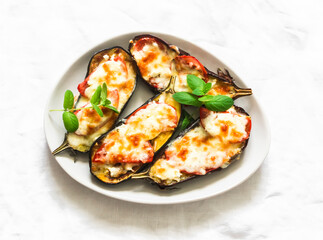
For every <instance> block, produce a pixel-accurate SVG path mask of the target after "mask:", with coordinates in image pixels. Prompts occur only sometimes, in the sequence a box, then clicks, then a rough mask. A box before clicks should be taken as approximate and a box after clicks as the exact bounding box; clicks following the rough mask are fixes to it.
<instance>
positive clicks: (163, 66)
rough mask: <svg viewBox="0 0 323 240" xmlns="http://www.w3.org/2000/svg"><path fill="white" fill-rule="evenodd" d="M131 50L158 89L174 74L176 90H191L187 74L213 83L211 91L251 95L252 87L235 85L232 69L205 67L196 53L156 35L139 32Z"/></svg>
mask: <svg viewBox="0 0 323 240" xmlns="http://www.w3.org/2000/svg"><path fill="white" fill-rule="evenodd" d="M129 51H130V53H131V55H132V56H133V58H134V59H135V61H136V63H137V66H138V69H139V72H140V74H141V78H142V79H143V80H144V81H145V82H146V83H147V84H148V85H149V86H150V87H151V88H152V89H153V90H154V91H162V90H163V89H164V88H165V87H166V86H167V85H168V83H169V79H170V76H177V82H176V83H175V92H181V91H185V92H191V89H190V88H189V87H188V86H187V82H186V76H187V74H193V75H195V76H197V77H200V78H201V79H203V80H204V81H205V82H211V83H212V89H211V90H210V92H209V93H208V94H209V95H217V94H221V95H227V96H230V97H231V98H234V99H236V98H238V97H240V96H247V95H251V94H252V91H251V89H249V88H245V89H244V88H239V87H238V86H236V85H235V83H234V81H233V79H232V77H231V76H230V74H229V72H228V71H227V70H226V71H225V72H226V73H223V71H221V70H220V69H218V72H217V74H216V73H214V72H212V71H210V70H208V69H207V68H205V67H204V66H203V65H202V64H201V63H200V62H199V61H198V60H197V59H196V58H195V57H193V56H190V55H189V54H188V53H187V52H185V51H183V50H182V49H180V48H178V47H177V46H174V45H170V44H168V43H166V42H165V41H163V40H162V39H160V38H158V37H155V36H152V35H139V36H136V37H134V38H133V39H132V40H130V44H129Z"/></svg>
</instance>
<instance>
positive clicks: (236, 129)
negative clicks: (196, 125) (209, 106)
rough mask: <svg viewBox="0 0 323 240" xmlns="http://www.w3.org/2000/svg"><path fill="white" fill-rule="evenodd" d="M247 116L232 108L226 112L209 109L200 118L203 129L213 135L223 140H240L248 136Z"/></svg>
mask: <svg viewBox="0 0 323 240" xmlns="http://www.w3.org/2000/svg"><path fill="white" fill-rule="evenodd" d="M248 118H249V117H248V116H246V115H242V114H238V113H237V112H236V111H235V110H234V108H231V109H229V110H228V111H227V112H213V111H209V114H208V116H207V117H206V118H204V119H202V122H203V126H204V128H205V130H206V131H207V132H208V133H209V134H210V135H212V136H214V137H220V138H221V139H222V141H223V142H232V143H234V142H240V141H242V140H243V139H246V138H247V137H248V132H247V130H246V129H247V125H248V124H249V120H248Z"/></svg>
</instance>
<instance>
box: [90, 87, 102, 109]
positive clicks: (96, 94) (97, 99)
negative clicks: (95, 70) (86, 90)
mask: <svg viewBox="0 0 323 240" xmlns="http://www.w3.org/2000/svg"><path fill="white" fill-rule="evenodd" d="M100 95H101V86H98V88H97V89H96V90H95V92H94V93H93V95H92V97H91V100H90V102H91V103H92V104H94V105H98V104H99V103H100Z"/></svg>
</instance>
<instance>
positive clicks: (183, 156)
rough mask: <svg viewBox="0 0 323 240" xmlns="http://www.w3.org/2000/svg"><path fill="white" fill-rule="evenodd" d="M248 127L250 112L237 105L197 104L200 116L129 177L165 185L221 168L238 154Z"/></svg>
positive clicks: (249, 127)
mask: <svg viewBox="0 0 323 240" xmlns="http://www.w3.org/2000/svg"><path fill="white" fill-rule="evenodd" d="M250 129H251V119H250V116H249V115H248V114H247V113H246V112H245V111H244V110H243V109H242V108H240V107H237V106H233V107H231V108H230V109H228V110H227V111H225V112H213V111H210V110H207V109H206V108H200V119H198V120H197V121H196V122H194V123H193V124H192V125H191V126H190V127H189V128H188V129H187V130H186V131H184V132H183V133H182V134H180V136H179V137H177V138H176V139H175V140H174V141H172V142H171V143H170V144H169V145H168V146H167V147H166V148H165V149H163V150H161V152H160V153H159V154H158V156H156V159H155V162H154V164H153V165H152V166H151V167H150V168H149V169H148V171H147V172H144V173H141V174H137V175H135V176H133V178H148V179H150V180H152V181H153V182H154V183H156V184H158V185H159V187H161V188H166V187H170V186H173V185H175V184H177V183H181V182H184V181H187V180H189V179H192V178H194V177H197V176H202V175H205V174H207V173H209V172H212V171H214V170H216V169H221V168H225V167H227V166H228V165H229V164H230V163H231V162H232V161H233V160H235V159H238V158H239V157H240V154H241V153H242V151H243V149H244V148H245V147H246V145H247V142H248V139H249V136H250Z"/></svg>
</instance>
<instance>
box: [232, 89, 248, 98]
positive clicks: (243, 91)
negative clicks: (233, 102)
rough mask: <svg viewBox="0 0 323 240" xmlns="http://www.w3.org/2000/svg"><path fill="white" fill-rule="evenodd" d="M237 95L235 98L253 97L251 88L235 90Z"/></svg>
mask: <svg viewBox="0 0 323 240" xmlns="http://www.w3.org/2000/svg"><path fill="white" fill-rule="evenodd" d="M234 90H235V92H236V93H235V94H234V97H241V96H249V95H252V89H251V88H234Z"/></svg>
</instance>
